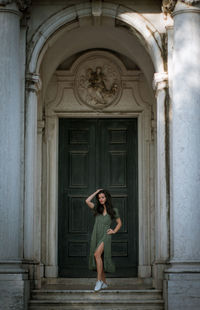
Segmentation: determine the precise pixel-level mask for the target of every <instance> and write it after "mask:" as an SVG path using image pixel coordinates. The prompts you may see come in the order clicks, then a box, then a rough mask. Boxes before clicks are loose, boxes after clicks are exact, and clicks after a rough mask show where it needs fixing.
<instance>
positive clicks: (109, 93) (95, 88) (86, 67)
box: [74, 56, 122, 109]
mask: <svg viewBox="0 0 200 310" xmlns="http://www.w3.org/2000/svg"><path fill="white" fill-rule="evenodd" d="M74 86H75V87H74V91H75V96H76V98H77V100H78V101H79V102H80V103H83V104H86V105H88V106H90V107H92V108H94V109H95V108H98V109H99V108H105V107H107V106H109V105H111V104H114V103H117V101H118V100H119V99H120V96H121V92H122V87H121V79H120V73H119V69H118V67H117V66H116V65H115V64H114V63H113V62H111V61H110V60H109V59H107V58H104V57H102V56H99V57H98V58H94V57H91V58H89V59H87V60H86V61H85V62H83V63H81V64H80V65H79V67H78V70H77V72H76V75H75V85H74Z"/></svg>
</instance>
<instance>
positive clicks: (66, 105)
mask: <svg viewBox="0 0 200 310" xmlns="http://www.w3.org/2000/svg"><path fill="white" fill-rule="evenodd" d="M199 59H200V1H199V0H178V1H176V0H164V1H160V0H156V1H153V0H150V1H141V0H140V1H139V0H136V1H128V0H125V1H120V0H113V1H107V0H104V1H100V0H94V1H78V0H77V1H75V0H71V1H70V0H58V1H53V0H32V1H29V0H27V1H25V0H24V1H23V0H15V1H14V0H0V68H1V70H0V94H1V98H0V107H1V123H0V128H1V138H0V203H1V204H0V219H1V225H0V238H1V245H0V288H1V293H0V294H1V295H2V296H1V300H2V302H3V303H2V305H4V306H2V307H3V308H2V309H27V307H28V306H27V305H28V300H29V296H30V291H31V289H32V288H38V289H40V288H41V283H42V280H43V279H44V278H47V279H48V278H50V279H52V278H55V279H56V278H59V277H64V278H67V277H72V278H73V277H77V273H76V272H77V268H79V267H80V266H81V267H80V269H78V275H80V277H83V278H84V277H90V276H92V275H91V274H89V273H88V271H87V270H86V268H85V266H86V261H87V255H88V242H89V239H88V238H89V232H90V224H89V220H88V219H90V215H89V214H88V213H87V211H88V210H87V211H86V207H85V205H84V199H85V197H87V196H88V195H89V194H90V193H91V192H92V191H95V189H96V188H99V187H102V186H103V187H106V188H108V189H109V190H110V191H111V193H112V195H113V199H114V201H115V204H116V205H117V206H118V207H119V210H120V214H121V216H122V220H123V224H124V225H123V227H122V230H121V232H120V234H119V235H118V236H116V239H114V243H113V251H114V253H115V256H116V258H115V259H116V262H117V263H118V264H119V266H121V270H122V271H121V273H120V272H119V273H118V274H117V275H116V276H118V277H124V278H126V277H128V276H130V274H131V276H132V277H134V278H139V279H144V280H145V279H151V281H152V285H153V287H154V288H155V289H160V290H162V291H163V296H164V302H165V309H166V310H179V309H181V310H182V309H195V310H197V309H200V297H199V296H200V242H199V237H200V224H199V223H200V207H199V205H200V190H199V189H200V134H199V133H200V82H199V81H200V64H199ZM102 150H103V151H102ZM77 214H78V215H77ZM80 223H81V224H80ZM66 227H67V228H66ZM62 240H65V242H63V241H62ZM123 266H127V268H124V269H123ZM5 305H6V306H5Z"/></svg>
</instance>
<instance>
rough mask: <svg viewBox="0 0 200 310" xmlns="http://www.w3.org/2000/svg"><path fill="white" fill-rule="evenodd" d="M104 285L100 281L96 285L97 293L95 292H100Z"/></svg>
mask: <svg viewBox="0 0 200 310" xmlns="http://www.w3.org/2000/svg"><path fill="white" fill-rule="evenodd" d="M102 285H103V281H101V280H98V281H97V282H96V285H95V288H94V291H95V292H98V291H100V289H101V288H102Z"/></svg>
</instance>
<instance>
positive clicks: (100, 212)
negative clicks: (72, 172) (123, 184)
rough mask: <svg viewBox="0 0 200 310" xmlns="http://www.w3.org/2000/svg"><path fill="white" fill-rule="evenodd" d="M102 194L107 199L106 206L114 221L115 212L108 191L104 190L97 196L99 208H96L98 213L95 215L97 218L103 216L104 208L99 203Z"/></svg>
mask: <svg viewBox="0 0 200 310" xmlns="http://www.w3.org/2000/svg"><path fill="white" fill-rule="evenodd" d="M100 194H104V195H105V197H106V202H105V205H106V210H107V213H108V214H109V215H110V217H111V219H114V218H115V210H113V205H112V197H111V194H110V193H109V192H108V191H107V190H106V189H102V190H100V191H99V192H98V193H97V194H96V200H97V208H96V212H95V214H94V215H95V216H96V215H97V214H103V210H104V207H103V205H101V204H100V202H99V195H100Z"/></svg>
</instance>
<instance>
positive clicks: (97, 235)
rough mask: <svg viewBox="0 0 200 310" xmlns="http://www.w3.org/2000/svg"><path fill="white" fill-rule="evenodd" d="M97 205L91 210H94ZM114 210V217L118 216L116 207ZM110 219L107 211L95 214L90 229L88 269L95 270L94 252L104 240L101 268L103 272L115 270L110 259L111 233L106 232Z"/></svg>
mask: <svg viewBox="0 0 200 310" xmlns="http://www.w3.org/2000/svg"><path fill="white" fill-rule="evenodd" d="M96 208H97V206H95V207H94V208H93V209H92V210H93V211H96ZM114 210H115V219H117V218H119V212H118V209H116V208H114ZM111 223H112V219H111V217H110V215H109V214H108V213H107V214H106V215H103V214H97V215H96V216H95V223H94V228H93V231H92V236H91V242H90V256H89V269H90V270H96V261H95V257H94V253H95V251H96V249H97V248H98V246H99V245H100V244H101V243H102V242H104V252H103V268H104V271H105V272H115V265H114V263H113V262H112V259H111V236H112V234H111V235H108V234H107V230H108V229H109V228H110V225H111Z"/></svg>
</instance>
